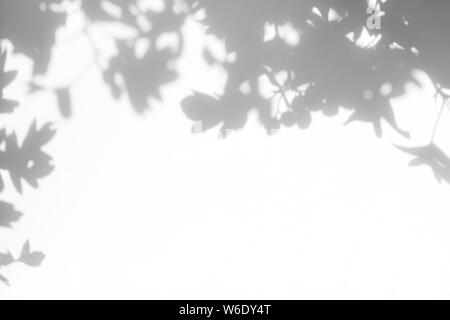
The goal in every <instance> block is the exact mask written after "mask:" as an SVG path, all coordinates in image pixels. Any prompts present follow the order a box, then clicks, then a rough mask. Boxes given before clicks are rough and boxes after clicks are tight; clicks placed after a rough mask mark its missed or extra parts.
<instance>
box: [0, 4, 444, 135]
mask: <svg viewBox="0 0 450 320" xmlns="http://www.w3.org/2000/svg"><path fill="white" fill-rule="evenodd" d="M155 4H157V6H156V8H155ZM0 9H1V10H0V21H1V22H0V23H1V24H0V37H1V38H6V39H9V40H11V42H12V43H13V44H14V47H15V49H16V50H17V51H19V52H22V53H24V54H26V55H27V56H29V57H30V58H31V59H32V60H33V61H34V66H35V67H34V70H35V73H41V72H45V70H46V68H47V67H48V64H49V61H50V59H51V50H52V46H53V44H54V42H55V33H56V30H57V28H59V27H60V26H62V25H64V22H65V20H66V19H67V17H68V16H69V15H70V14H71V13H73V12H74V10H75V11H77V12H80V13H81V14H82V16H83V17H84V21H85V29H84V32H85V35H86V36H87V37H88V39H90V42H91V44H92V47H93V48H92V49H93V51H94V52H95V53H96V55H97V56H96V62H97V65H98V67H99V68H100V69H101V72H102V74H103V79H104V82H105V84H106V85H107V86H108V87H109V88H110V90H111V93H112V95H113V96H114V97H117V98H118V97H121V96H122V95H124V94H126V95H128V97H129V99H130V102H131V105H132V106H133V108H134V109H135V110H136V111H137V112H139V113H142V112H143V111H145V110H146V109H148V108H149V99H150V98H156V99H159V98H161V87H162V86H164V85H166V84H169V83H171V82H173V81H174V80H175V79H176V78H177V72H176V70H175V69H174V67H173V65H174V62H175V61H177V59H179V58H180V55H181V52H182V50H183V43H184V38H183V33H182V27H183V25H184V22H185V20H186V19H187V17H189V16H195V19H197V20H200V21H201V23H203V24H204V25H206V26H207V27H208V33H209V34H213V35H215V36H217V37H218V38H220V39H222V40H223V41H224V42H225V45H226V50H227V53H228V54H230V55H234V59H232V61H228V60H227V61H221V60H220V59H217V58H216V57H215V56H214V54H212V53H211V52H209V50H208V48H207V47H206V46H205V55H204V56H205V60H206V61H207V62H208V63H210V64H212V65H213V64H214V65H221V66H222V67H223V68H224V69H225V71H226V73H227V77H228V80H227V83H226V88H225V90H224V93H223V95H222V96H220V97H210V96H207V95H204V94H201V93H194V94H193V95H192V96H190V97H187V98H186V99H185V100H184V102H183V103H182V107H183V110H184V112H185V113H186V115H187V116H188V117H189V118H190V119H192V120H193V121H197V122H201V123H202V130H208V129H210V128H213V127H217V126H220V128H221V132H222V134H224V135H225V134H226V133H227V132H230V131H231V130H236V129H240V128H242V127H244V126H245V123H246V121H247V116H248V113H249V111H250V110H257V111H258V114H259V119H260V121H261V123H262V125H263V126H264V127H265V128H266V129H267V131H268V132H269V133H270V132H273V130H276V129H278V128H280V127H281V126H287V127H292V126H295V125H297V126H298V127H300V128H302V129H305V128H307V127H309V125H310V124H311V119H312V117H311V113H313V112H317V111H320V112H323V113H324V114H326V115H329V116H334V115H336V114H337V113H338V112H339V109H340V108H342V109H347V110H349V111H350V112H351V113H352V115H351V117H350V118H349V120H348V122H352V121H362V122H367V123H369V124H371V125H372V126H373V128H374V131H375V133H376V134H377V135H378V136H381V135H382V125H381V123H382V121H386V122H387V123H388V124H389V125H390V126H391V127H392V128H394V129H395V130H396V131H397V132H398V133H399V134H401V135H402V136H404V137H408V133H407V132H405V131H404V130H402V129H401V128H400V127H399V126H398V125H397V122H396V119H395V117H394V113H393V110H392V108H391V104H390V100H391V99H392V98H394V97H398V96H400V95H403V94H404V93H405V90H404V88H405V84H406V83H407V82H416V80H415V79H414V78H413V77H412V74H411V72H412V71H413V70H415V69H421V70H423V71H425V72H426V73H427V74H428V75H430V77H431V78H432V80H433V81H435V83H436V87H437V90H438V94H440V95H442V96H443V97H444V98H447V96H446V95H444V93H443V92H442V90H441V88H443V87H448V86H450V83H449V82H450V79H449V77H450V72H449V71H450V70H449V69H450V63H449V61H448V55H449V53H450V42H449V41H448V36H447V35H448V34H449V31H450V22H449V19H448V17H447V15H448V13H449V9H450V4H449V3H448V1H446V0H432V1H425V0H408V1H407V0H396V1H393V0H387V1H380V0H367V1H353V0H304V1H297V0H244V1H241V0H229V1H221V0H178V1H177V0H160V1H147V2H146V1H138V0H127V1H119V0H78V1H75V0H68V1H62V0H36V1H27V0H18V1H13V2H11V1H5V0H3V1H0ZM96 24H102V26H103V27H104V28H108V26H114V25H116V24H120V25H122V26H126V27H127V28H129V29H131V30H132V31H133V32H134V36H132V37H130V38H127V39H123V38H114V37H113V39H112V40H113V42H114V43H115V47H116V49H117V50H116V51H117V54H116V55H114V56H113V57H108V58H105V57H102V56H101V54H100V53H99V52H98V50H97V48H96V44H95V40H94V39H93V38H92V37H91V34H90V28H91V27H92V26H93V25H96ZM270 33H272V35H270ZM167 34H173V35H175V36H176V37H177V39H178V46H177V47H176V48H167V47H161V46H158V42H159V41H160V40H161V38H163V37H165V36H167ZM142 45H144V47H146V50H145V51H144V53H143V54H138V53H137V51H138V48H139V47H142ZM262 80H263V81H266V82H269V83H270V84H271V86H272V87H273V90H272V92H271V95H270V97H267V96H266V95H263V94H261V88H260V87H261V81H262ZM243 87H245V90H243V89H242V88H243ZM31 89H32V91H35V90H40V89H42V88H41V87H40V86H39V85H36V84H33V85H32V86H31ZM54 91H55V94H56V97H57V98H58V101H59V106H60V110H61V114H62V115H63V116H65V117H69V116H70V115H71V114H72V110H71V109H72V104H71V97H70V88H69V87H64V88H54ZM274 105H278V107H277V108H275V109H276V110H275V111H274V110H273V109H274ZM430 143H432V141H431V142H430Z"/></svg>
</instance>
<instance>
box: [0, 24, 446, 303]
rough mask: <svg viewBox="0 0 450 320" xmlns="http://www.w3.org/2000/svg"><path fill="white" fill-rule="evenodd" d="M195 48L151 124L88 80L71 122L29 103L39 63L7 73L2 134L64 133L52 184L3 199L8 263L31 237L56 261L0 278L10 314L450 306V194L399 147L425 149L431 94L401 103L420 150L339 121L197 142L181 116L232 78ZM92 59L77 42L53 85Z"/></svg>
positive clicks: (197, 44)
mask: <svg viewBox="0 0 450 320" xmlns="http://www.w3.org/2000/svg"><path fill="white" fill-rule="evenodd" d="M185 34H189V41H188V43H187V48H186V52H185V54H184V57H183V59H182V60H181V62H180V64H179V70H180V72H181V77H180V79H179V80H178V81H177V83H176V84H174V85H171V86H169V87H167V88H165V89H164V101H163V102H161V103H157V102H153V103H152V110H151V111H150V112H149V113H148V114H146V115H145V116H138V115H136V114H135V113H134V112H133V110H132V108H131V107H130V105H129V103H128V101H127V99H122V100H120V101H117V100H114V99H113V98H112V97H111V96H110V93H109V90H108V89H107V88H106V86H105V85H104V83H103V81H102V78H101V76H100V73H99V72H98V71H97V70H96V69H95V68H93V69H92V70H91V71H90V72H88V73H87V74H85V75H84V77H83V79H82V81H80V82H78V83H77V84H76V85H75V86H74V87H73V88H72V95H73V98H74V115H73V117H72V118H70V119H68V120H62V119H61V117H60V116H59V113H58V112H57V106H56V102H55V100H54V96H53V95H52V94H38V95H33V96H27V95H25V94H24V83H25V81H26V79H27V77H28V72H29V69H30V63H29V62H28V61H27V60H26V59H25V58H23V57H20V56H16V57H14V58H11V59H10V60H9V63H8V67H9V68H10V69H18V70H19V71H20V77H19V80H17V81H16V83H15V84H14V85H13V86H11V87H10V90H8V91H7V95H8V97H11V98H15V99H18V100H20V102H21V106H20V108H19V109H18V111H17V112H16V113H15V114H13V115H11V116H7V117H2V123H4V124H6V126H7V127H8V128H11V129H12V128H18V127H19V128H21V129H20V130H19V131H20V132H21V135H22V136H23V134H24V133H25V129H26V128H27V126H29V125H30V124H31V122H32V120H33V119H34V118H37V119H38V123H39V124H43V123H45V122H46V121H54V122H55V124H56V127H57V129H58V133H57V135H56V137H55V139H54V140H53V141H52V142H51V144H50V145H49V146H48V147H47V148H46V150H47V151H48V152H49V153H50V154H51V155H52V156H53V157H54V163H55V165H56V169H55V171H54V172H53V173H52V174H51V176H49V177H48V178H45V179H43V180H42V182H41V185H40V187H39V189H37V190H33V189H31V188H29V187H27V188H25V190H24V194H23V196H19V195H16V194H15V193H14V192H13V190H12V185H11V184H8V185H7V188H8V190H9V191H8V193H7V194H6V196H5V200H11V201H12V202H14V203H15V204H16V206H17V208H18V209H19V210H21V211H23V212H24V213H25V216H24V218H23V219H22V220H21V221H20V222H19V223H18V224H16V225H15V228H14V229H12V230H6V231H5V230H2V232H1V234H0V249H2V250H6V249H9V250H12V252H13V253H14V254H18V252H19V251H20V248H21V245H22V244H23V242H24V241H25V240H26V239H28V238H29V239H30V241H31V245H32V248H33V249H36V250H41V251H43V252H45V254H46V255H47V257H46V259H45V260H44V263H43V265H42V266H41V267H39V268H29V267H25V266H21V265H15V266H12V267H10V268H5V269H2V270H1V272H2V273H3V274H4V275H5V276H7V277H8V278H9V279H10V281H11V286H10V287H6V286H3V285H1V286H0V299H10V298H186V299H187V298H193V299H196V298H208V299H213V298H233V299H240V298H253V299H257V298H268V299H278V298H283V299H290V298H450V233H449V231H448V230H449V229H450V210H449V209H450V197H449V192H450V188H449V186H448V185H446V184H442V185H440V184H438V183H437V181H436V180H435V179H434V177H433V174H432V173H431V171H430V169H428V168H426V167H423V168H422V167H419V168H409V167H408V162H409V160H410V159H411V157H410V156H408V155H406V154H404V153H402V152H400V151H399V150H397V149H396V148H395V147H394V145H393V143H402V144H410V145H417V144H419V145H420V144H423V143H425V142H426V141H427V139H428V138H429V135H430V134H431V130H432V126H433V124H434V123H433V122H434V119H435V116H436V113H437V111H438V109H437V108H436V107H435V106H434V103H433V92H432V90H431V89H430V87H429V84H428V85H427V84H426V83H425V84H424V85H425V88H423V89H419V88H417V87H413V86H409V94H408V95H407V96H405V97H403V98H402V99H398V100H396V101H395V102H394V106H395V110H396V114H397V116H398V118H399V122H400V125H401V126H402V127H403V128H404V129H406V130H412V140H411V141H405V140H400V139H399V138H398V137H397V136H395V134H393V133H392V132H391V131H389V129H388V128H385V132H386V133H387V134H386V136H385V137H384V138H382V139H378V138H376V137H375V135H374V132H373V130H372V128H371V126H370V125H368V124H363V123H352V124H350V125H348V126H343V125H342V124H343V123H344V122H345V120H346V119H347V117H348V114H345V113H341V114H340V115H339V116H337V117H334V118H326V117H323V116H322V115H320V114H315V116H314V121H313V124H312V126H311V127H310V128H309V129H307V130H300V129H297V128H293V129H283V130H281V132H280V133H278V134H276V135H273V136H267V135H266V133H265V132H264V130H263V129H262V128H261V127H260V126H259V124H258V123H257V121H256V120H254V119H253V120H251V121H250V123H249V124H248V125H247V126H246V128H245V129H244V130H242V131H239V132H237V133H234V134H232V135H231V136H230V137H228V138H227V139H218V138H217V135H218V132H217V130H216V131H212V132H208V133H206V134H203V135H193V134H192V133H191V132H190V130H191V126H192V123H191V122H190V121H189V120H188V119H187V118H186V117H185V116H184V115H183V114H182V112H181V108H180V106H179V105H180V101H181V100H182V98H183V97H184V96H186V95H187V94H189V93H190V92H191V90H193V89H196V90H199V91H202V92H206V93H211V94H213V93H217V91H218V90H220V89H219V88H220V87H221V85H222V83H223V80H224V76H225V75H224V74H222V73H221V71H220V70H217V69H212V68H211V67H209V66H208V65H206V64H204V62H203V61H202V58H201V49H200V48H201V45H202V44H203V43H204V41H205V38H204V35H203V29H202V27H201V26H200V25H199V24H197V23H195V22H190V23H189V24H188V25H187V27H186V29H185ZM59 36H60V37H62V38H64V34H62V35H61V34H60V35H59ZM66 36H67V35H66ZM91 59H92V51H91V50H90V49H89V46H88V42H87V40H86V39H85V38H83V37H80V39H79V40H75V41H73V42H71V43H70V44H67V43H64V44H60V45H58V46H57V47H56V48H55V50H54V60H53V62H52V65H51V70H50V75H49V79H50V80H49V81H50V82H51V81H52V80H51V79H59V81H60V80H61V79H65V78H67V79H68V78H70V77H71V76H72V75H74V74H76V72H77V70H78V69H80V68H82V66H84V65H86V63H88V62H89V61H91ZM52 77H53V78H52ZM55 81H58V80H55ZM56 84H57V83H56ZM446 117H447V114H445V115H444V118H443V122H442V123H443V124H442V126H446V124H445V123H446V122H445V121H448V120H449V119H448V118H446ZM438 138H439V139H441V140H442V141H444V142H445V139H447V140H448V135H447V134H443V133H442V131H441V132H440V134H439V135H438Z"/></svg>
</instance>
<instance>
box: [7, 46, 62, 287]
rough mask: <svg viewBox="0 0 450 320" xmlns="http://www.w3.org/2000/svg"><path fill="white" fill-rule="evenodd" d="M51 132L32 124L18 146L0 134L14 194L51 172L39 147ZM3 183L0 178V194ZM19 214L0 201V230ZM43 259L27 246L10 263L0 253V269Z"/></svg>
mask: <svg viewBox="0 0 450 320" xmlns="http://www.w3.org/2000/svg"><path fill="white" fill-rule="evenodd" d="M5 64H6V53H5V52H0V113H11V112H13V111H14V109H15V108H16V107H17V106H18V103H16V102H15V101H11V100H8V99H6V98H4V97H3V89H4V88H5V87H7V86H8V85H9V84H10V83H11V82H12V81H13V80H14V78H15V77H16V75H17V73H16V72H14V71H6V70H5ZM54 134H55V130H54V129H52V127H51V125H50V124H47V125H45V126H43V127H42V128H38V127H37V124H36V122H34V123H33V124H32V126H31V128H30V129H29V130H28V133H27V135H26V137H25V138H24V140H23V141H22V142H21V143H19V141H18V139H17V135H16V133H15V132H14V131H13V132H12V133H7V132H6V129H5V128H2V129H1V130H0V169H1V170H2V173H3V172H7V173H8V174H9V177H10V179H11V182H12V184H13V185H14V187H15V189H16V190H17V192H19V193H21V192H22V183H23V181H25V182H27V183H28V184H29V185H31V186H32V187H35V188H37V187H38V181H39V180H40V179H41V178H43V177H45V176H47V175H48V174H50V172H51V171H52V170H53V165H52V164H51V160H52V159H51V157H50V156H49V155H48V154H46V153H45V152H44V151H43V150H42V147H43V146H44V145H46V144H47V143H48V142H49V141H50V140H51V139H52V138H53V136H54ZM4 188H5V183H4V179H3V175H2V174H0V192H3V191H4ZM21 216H22V213H21V212H19V211H17V210H16V209H15V208H14V206H13V205H12V204H10V203H7V202H4V201H0V229H1V228H11V227H12V226H13V223H15V222H17V221H18V220H19V219H20V217H21ZM43 258H44V255H43V254H42V253H39V252H30V247H29V243H28V242H27V243H26V245H25V246H24V248H23V250H22V254H21V256H20V257H19V258H17V259H14V258H13V256H12V254H11V253H10V252H7V253H0V268H1V267H4V266H7V265H10V264H12V263H14V262H23V263H25V264H27V265H30V266H38V265H39V264H40V263H41V261H42V259H43ZM0 281H2V282H4V283H6V284H8V280H7V279H6V278H5V277H4V276H2V275H0Z"/></svg>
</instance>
